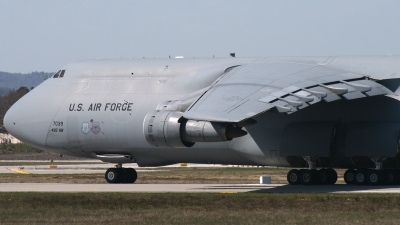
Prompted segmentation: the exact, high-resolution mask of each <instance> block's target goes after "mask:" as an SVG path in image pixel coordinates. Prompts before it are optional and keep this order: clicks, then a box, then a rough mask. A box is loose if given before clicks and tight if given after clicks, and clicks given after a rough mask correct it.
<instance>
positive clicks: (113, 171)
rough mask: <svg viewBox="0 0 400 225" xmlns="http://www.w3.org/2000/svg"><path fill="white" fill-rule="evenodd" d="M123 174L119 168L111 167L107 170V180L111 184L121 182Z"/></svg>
mask: <svg viewBox="0 0 400 225" xmlns="http://www.w3.org/2000/svg"><path fill="white" fill-rule="evenodd" d="M121 175H123V174H121V172H120V170H119V169H118V168H110V169H108V170H107V171H106V174H105V177H106V181H107V182H108V183H110V184H116V183H119V182H120V180H121V178H122V176H121Z"/></svg>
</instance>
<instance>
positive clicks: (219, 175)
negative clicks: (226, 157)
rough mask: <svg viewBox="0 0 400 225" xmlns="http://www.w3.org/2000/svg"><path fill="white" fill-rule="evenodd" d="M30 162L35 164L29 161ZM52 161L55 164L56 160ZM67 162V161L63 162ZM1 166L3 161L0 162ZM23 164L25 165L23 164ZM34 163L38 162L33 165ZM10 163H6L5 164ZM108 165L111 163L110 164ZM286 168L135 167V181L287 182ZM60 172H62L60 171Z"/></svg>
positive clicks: (6, 179) (79, 178)
mask: <svg viewBox="0 0 400 225" xmlns="http://www.w3.org/2000/svg"><path fill="white" fill-rule="evenodd" d="M32 164H33V165H34V164H35V163H32ZM56 164H59V163H58V162H57V163H56ZM66 164H69V163H66ZM0 165H3V166H4V165H5V164H0ZM25 165H27V164H25ZM37 165H38V164H37ZM8 166H10V165H8ZM110 167H111V165H110ZM288 171H289V169H287V168H237V167H234V168H232V167H225V168H218V167H197V168H195V167H187V168H182V167H179V168H173V167H159V168H149V169H145V168H137V172H138V179H137V180H136V183H137V184H202V183H208V184H257V183H259V180H260V176H261V175H268V176H271V178H272V183H274V184H287V180H286V174H287V172H288ZM337 171H338V173H339V179H338V182H337V183H338V184H340V183H344V181H343V173H344V170H337ZM60 173H62V171H60ZM0 183H90V184H93V183H106V181H105V179H104V174H103V173H95V174H27V175H25V174H17V173H15V174H14V173H7V174H0Z"/></svg>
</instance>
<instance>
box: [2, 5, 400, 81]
mask: <svg viewBox="0 0 400 225" xmlns="http://www.w3.org/2000/svg"><path fill="white" fill-rule="evenodd" d="M399 9H400V1H398V0H392V1H389V0H382V1H375V0H323V1H321V0H302V1H298V0H280V1H278V0H246V1H244V0H242V1H236V0H199V1H198V0H142V1H136V0H130V1H124V0H117V1H110V0H64V1H63V0H24V1H23V0H0V71H5V72H21V73H28V72H32V71H45V72H54V71H57V70H58V69H59V68H61V67H63V66H64V65H66V64H68V63H70V62H74V61H79V60H85V59H97V58H101V59H119V58H142V57H146V58H154V57H156V58H168V56H169V55H171V56H172V57H174V56H184V57H213V55H214V56H215V57H228V56H229V53H231V52H235V53H236V56H237V57H259V56H331V55H400V13H399Z"/></svg>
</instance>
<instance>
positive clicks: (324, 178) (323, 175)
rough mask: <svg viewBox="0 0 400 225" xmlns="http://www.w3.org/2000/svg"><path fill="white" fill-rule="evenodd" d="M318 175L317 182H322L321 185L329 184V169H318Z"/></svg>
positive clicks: (330, 178)
mask: <svg viewBox="0 0 400 225" xmlns="http://www.w3.org/2000/svg"><path fill="white" fill-rule="evenodd" d="M318 177H319V179H318V181H319V182H318V183H319V184H323V185H327V184H331V180H332V177H331V174H330V171H329V170H327V169H321V170H319V171H318Z"/></svg>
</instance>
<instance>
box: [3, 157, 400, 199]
mask: <svg viewBox="0 0 400 225" xmlns="http://www.w3.org/2000/svg"><path fill="white" fill-rule="evenodd" d="M93 162H98V161H93ZM187 166H188V167H204V166H205V167H210V166H212V167H230V166H227V165H201V164H188V165H187ZM110 167H112V164H111V165H110V164H97V163H93V164H74V165H72V164H71V165H58V166H57V168H56V169H50V168H49V166H48V165H36V166H34V165H23V166H0V174H1V173H30V174H93V173H102V174H104V173H105V171H106V170H107V168H110ZM124 167H132V168H135V169H136V170H137V172H139V173H140V172H152V171H155V170H154V169H153V168H140V167H138V166H137V164H126V165H124ZM168 167H179V164H175V165H171V166H166V167H163V168H165V170H168ZM157 171H160V168H158V169H157ZM0 192H161V193H165V192H186V193H187V192H214V193H239V192H260V193H400V186H377V187H374V186H356V185H345V184H336V185H326V186H325V185H317V186H302V185H298V186H292V185H287V184H64V183H0Z"/></svg>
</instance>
